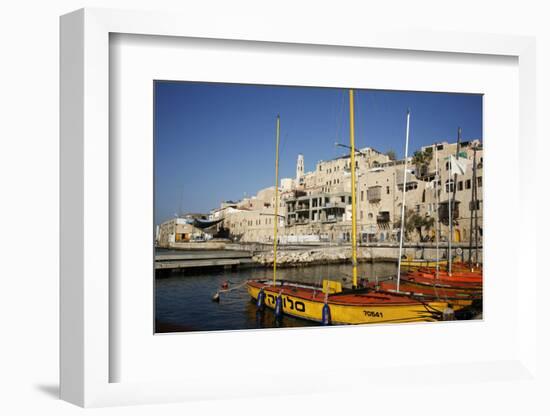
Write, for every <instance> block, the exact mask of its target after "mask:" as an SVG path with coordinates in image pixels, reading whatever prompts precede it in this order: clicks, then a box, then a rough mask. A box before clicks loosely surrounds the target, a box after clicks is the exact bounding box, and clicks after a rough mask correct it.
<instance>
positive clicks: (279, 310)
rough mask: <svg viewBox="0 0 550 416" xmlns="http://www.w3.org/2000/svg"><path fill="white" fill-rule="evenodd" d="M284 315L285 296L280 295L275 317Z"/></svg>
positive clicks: (277, 300) (279, 317) (276, 302)
mask: <svg viewBox="0 0 550 416" xmlns="http://www.w3.org/2000/svg"><path fill="white" fill-rule="evenodd" d="M282 317H283V297H282V296H281V295H279V296H277V299H276V300H275V318H276V319H281V318H282Z"/></svg>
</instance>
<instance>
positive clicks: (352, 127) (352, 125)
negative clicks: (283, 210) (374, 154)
mask: <svg viewBox="0 0 550 416" xmlns="http://www.w3.org/2000/svg"><path fill="white" fill-rule="evenodd" d="M349 143H350V147H351V160H350V162H351V258H352V265H353V287H354V288H356V287H357V235H356V233H357V219H356V218H355V217H356V215H355V119H354V107H353V90H349Z"/></svg>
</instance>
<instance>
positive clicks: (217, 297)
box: [212, 292, 220, 303]
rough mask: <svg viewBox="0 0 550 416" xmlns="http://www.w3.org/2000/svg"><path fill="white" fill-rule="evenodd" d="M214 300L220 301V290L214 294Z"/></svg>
mask: <svg viewBox="0 0 550 416" xmlns="http://www.w3.org/2000/svg"><path fill="white" fill-rule="evenodd" d="M212 302H218V303H220V292H216V293H215V294H214V296H212Z"/></svg>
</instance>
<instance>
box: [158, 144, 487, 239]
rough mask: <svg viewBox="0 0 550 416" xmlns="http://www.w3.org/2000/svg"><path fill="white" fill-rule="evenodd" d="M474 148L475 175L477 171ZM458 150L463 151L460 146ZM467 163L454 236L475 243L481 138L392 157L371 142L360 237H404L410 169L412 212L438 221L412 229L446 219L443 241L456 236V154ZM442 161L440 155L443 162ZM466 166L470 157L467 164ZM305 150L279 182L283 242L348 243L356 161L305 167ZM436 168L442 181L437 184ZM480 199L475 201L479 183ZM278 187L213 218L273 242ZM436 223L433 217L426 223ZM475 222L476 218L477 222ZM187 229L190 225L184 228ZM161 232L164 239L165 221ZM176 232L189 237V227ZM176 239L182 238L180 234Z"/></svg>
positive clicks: (360, 161)
mask: <svg viewBox="0 0 550 416" xmlns="http://www.w3.org/2000/svg"><path fill="white" fill-rule="evenodd" d="M474 149H479V150H476V151H475V153H476V165H475V166H476V174H475V176H474V175H473V170H474V169H473V167H474V163H473V159H474ZM457 150H458V152H457ZM457 153H458V155H459V160H460V161H462V162H467V163H466V164H465V165H466V166H465V172H464V174H463V175H458V176H457V179H456V191H455V205H454V207H451V208H454V209H453V210H451V211H452V213H451V215H452V218H453V219H454V223H453V224H454V226H453V227H454V230H453V234H454V235H453V240H454V241H461V242H463V241H468V240H469V237H470V222H471V217H472V212H473V211H471V210H470V209H471V208H472V209H477V213H478V236H479V237H480V241H481V237H482V234H483V228H482V223H483V192H482V190H483V150H481V146H480V142H479V141H478V140H472V141H465V142H461V143H460V144H459V145H458V149H457V144H456V143H447V142H442V143H435V144H433V145H430V146H424V147H422V148H421V149H419V151H418V152H416V155H415V154H413V156H409V157H408V159H407V170H406V172H405V170H404V168H405V160H397V161H395V160H390V158H389V157H388V156H387V155H385V154H383V153H381V152H379V151H377V150H375V149H372V148H364V149H359V150H358V152H357V154H356V157H355V163H356V175H357V177H356V179H357V181H356V203H357V205H356V210H357V233H358V241H359V242H362V243H366V242H397V241H398V236H399V229H400V227H399V224H400V219H401V209H402V204H403V175H404V172H405V174H406V184H407V185H406V191H405V207H406V212H407V218H409V216H411V215H413V216H414V217H415V218H416V220H418V219H419V218H421V219H426V220H428V219H430V218H432V219H433V220H432V221H431V222H432V224H431V225H429V226H425V227H421V229H420V233H419V232H418V230H414V231H412V232H409V233H408V234H407V239H408V240H410V241H418V240H420V238H421V237H422V238H423V239H424V240H425V241H433V240H434V239H435V231H436V228H437V224H439V230H440V240H441V241H447V239H448V238H449V221H448V219H449V202H448V201H449V199H450V198H452V196H453V191H454V188H455V183H454V182H455V181H454V176H453V175H451V177H450V178H449V169H450V162H449V156H451V155H453V156H456V155H457ZM436 159H437V160H436ZM463 164H464V163H463ZM304 166H305V163H304V156H303V155H299V156H298V158H297V162H296V178H284V179H282V180H281V184H280V188H279V207H278V217H277V218H278V221H279V226H278V237H279V241H280V242H282V243H285V242H287V243H300V242H332V243H349V241H350V238H351V166H350V157H349V155H348V156H342V157H338V158H335V159H332V160H327V161H319V162H317V164H316V166H315V170H314V171H312V172H306V171H305V169H304ZM436 166H437V167H438V168H439V176H440V177H439V181H438V182H437V183H436V180H435V179H436ZM474 181H475V184H476V185H477V194H478V198H477V199H478V203H477V205H474V204H471V201H472V192H473V190H474V186H473V183H474ZM274 204H275V187H273V186H272V187H269V188H265V189H262V190H260V191H258V193H257V194H256V195H255V196H251V197H247V198H243V199H242V200H241V201H237V202H233V201H226V202H224V203H222V204H221V206H220V208H217V209H215V210H212V211H211V213H210V219H219V218H224V221H223V223H222V224H220V225H219V226H220V227H224V228H225V229H227V230H228V231H229V235H230V236H231V237H232V238H233V239H235V240H238V241H242V242H262V243H269V242H272V241H273V232H274V221H275V218H276V217H275V206H274ZM427 223H428V224H429V221H427ZM472 225H473V224H472ZM182 230H183V229H182ZM159 234H160V237H159V239H162V238H163V237H162V236H163V235H164V234H163V229H162V226H161V230H160V233H159ZM173 234H174V236H177V235H178V234H180V235H186V234H188V233H185V232H183V231H180V232H179V233H178V232H174V233H173ZM174 238H176V237H174Z"/></svg>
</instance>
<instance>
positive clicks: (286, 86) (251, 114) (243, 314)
mask: <svg viewBox="0 0 550 416" xmlns="http://www.w3.org/2000/svg"><path fill="white" fill-rule="evenodd" d="M181 19H182V16H175V15H169V14H163V13H159V14H156V13H144V12H143V13H142V12H122V11H112V10H95V9H94V10H88V9H86V10H80V11H77V12H74V13H72V14H69V15H67V16H64V17H62V21H61V80H62V88H61V99H62V107H61V110H62V120H61V141H62V146H61V177H62V179H61V189H62V196H61V206H62V223H61V240H62V261H61V271H62V273H61V288H62V292H61V295H62V296H61V331H62V334H61V358H62V363H61V395H62V398H64V399H65V400H68V401H71V402H73V403H77V404H79V405H82V406H99V405H111V404H135V403H155V402H163V401H185V400H193V399H205V398H214V397H216V398H220V397H222V398H223V397H227V398H230V397H252V396H255V395H272V394H301V393H304V394H306V393H329V392H342V391H348V392H360V391H363V390H364V389H366V388H367V389H369V391H372V392H377V393H376V394H389V393H388V386H391V385H393V384H394V382H395V380H396V379H398V380H400V386H401V387H397V388H398V389H400V390H399V391H400V392H401V393H403V394H404V395H407V394H413V392H414V390H415V388H419V386H421V385H425V384H429V383H431V382H432V381H430V380H433V377H436V376H437V375H438V374H439V375H440V374H452V379H453V382H457V381H458V382H463V383H473V384H475V383H479V382H481V381H488V382H498V381H503V380H505V381H509V382H511V383H513V382H515V381H516V380H517V381H522V380H531V379H532V377H533V375H532V374H533V371H534V368H535V362H534V358H533V357H534V355H533V351H534V348H535V341H534V340H535V338H534V337H535V331H536V326H535V325H536V324H535V323H534V322H533V321H532V320H530V319H527V317H528V316H529V315H530V314H531V313H532V312H533V310H534V308H535V301H534V297H533V294H532V292H530V291H527V289H526V286H525V285H522V286H519V285H517V282H518V280H517V279H518V273H519V269H518V265H519V264H520V262H521V264H522V273H524V274H525V275H527V277H524V276H522V279H524V278H525V279H527V280H528V281H529V282H530V284H532V285H533V286H534V285H535V284H536V271H535V266H534V264H533V263H530V262H524V259H525V258H527V256H528V249H527V248H526V245H524V244H522V242H524V241H529V240H530V239H532V238H533V234H532V233H534V229H535V227H533V224H532V221H533V220H532V218H530V217H529V215H520V217H521V220H520V222H521V223H522V229H523V230H525V232H522V233H521V234H520V235H518V236H516V238H511V237H510V238H507V237H506V235H505V233H503V231H502V230H503V227H502V226H503V224H504V223H506V211H507V210H512V211H514V212H520V213H523V214H525V213H526V212H527V211H526V210H527V207H526V203H527V200H528V199H529V198H530V197H531V196H530V195H531V194H530V193H529V190H530V187H531V186H532V185H529V183H527V182H528V181H526V176H525V169H527V167H528V163H529V161H528V153H526V152H527V150H526V147H525V146H519V145H518V143H519V141H520V139H521V141H522V143H532V142H533V141H534V140H535V135H534V131H533V130H532V129H533V124H534V123H532V117H534V114H535V112H534V111H532V110H533V109H534V106H535V102H534V89H535V84H534V77H532V74H533V71H534V46H533V45H534V41H533V40H532V39H530V38H521V37H513V36H490V35H481V34H449V33H445V34H437V36H435V35H434V34H429V35H428V34H427V33H423V32H407V34H406V36H404V35H403V33H397V32H391V33H389V32H383V31H377V30H374V29H372V30H361V31H360V32H358V33H355V32H346V31H344V32H337V31H334V32H333V31H331V32H326V31H324V30H323V29H322V28H321V27H317V26H316V25H315V24H313V25H312V28H311V30H310V31H308V32H307V33H304V32H303V31H301V30H300V29H299V28H298V27H294V26H290V27H289V28H288V30H286V31H284V33H282V32H280V31H278V30H277V28H276V27H275V26H273V27H272V26H269V25H266V26H265V27H263V28H262V29H259V28H258V27H252V26H251V27H250V31H248V32H247V30H244V32H242V33H245V32H246V35H243V34H242V33H240V34H234V33H233V32H232V31H231V27H230V26H227V24H223V22H222V23H220V24H219V25H211V26H208V27H207V26H204V25H201V24H200V23H199V22H195V23H193V22H192V19H189V18H188V17H186V18H185V19H184V20H185V22H186V24H184V25H182V23H181ZM199 20H200V19H199ZM243 21H244V20H243ZM246 27H247V26H246V25H245V26H243V28H246ZM518 149H519V151H518ZM502 184H506V193H503V192H500V191H499V189H501V187H502ZM502 207H506V210H504V209H502ZM505 246H513V247H514V250H515V252H517V253H518V255H517V256H515V257H510V258H508V259H507V260H506V262H503V261H502V259H501V257H502V256H499V253H500V252H501V251H502V250H503V247H505ZM520 322H521V325H520ZM428 346H432V347H433V348H432V347H428ZM437 346H442V347H441V348H439V347H437ZM443 346H444V347H443ZM212 374H216V376H215V377H211V376H209V375H212ZM437 377H439V376H437ZM327 379H330V380H331V381H330V382H326V380H327ZM258 380H262V382H261V383H258ZM440 399H441V400H444V398H443V397H441V398H440Z"/></svg>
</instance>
